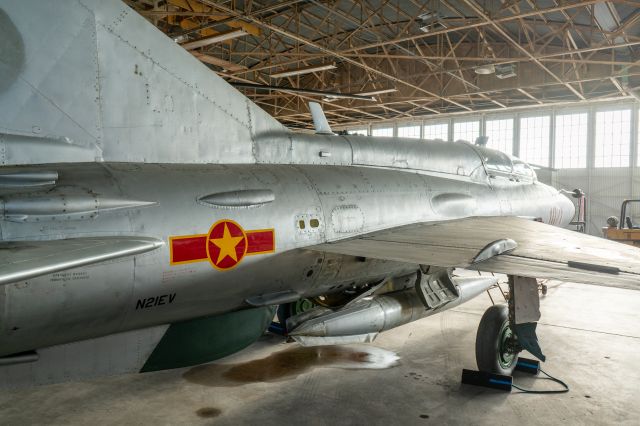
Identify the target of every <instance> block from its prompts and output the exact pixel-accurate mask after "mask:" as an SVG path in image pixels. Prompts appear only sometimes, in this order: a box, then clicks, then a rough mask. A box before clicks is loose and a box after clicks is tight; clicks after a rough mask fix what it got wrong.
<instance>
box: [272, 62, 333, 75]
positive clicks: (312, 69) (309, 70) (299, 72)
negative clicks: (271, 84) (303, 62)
mask: <svg viewBox="0 0 640 426" xmlns="http://www.w3.org/2000/svg"><path fill="white" fill-rule="evenodd" d="M335 68H336V66H335V64H326V65H313V66H310V67H304V68H296V69H292V70H286V71H281V72H277V73H275V74H271V78H282V77H291V76H294V75H302V74H309V73H312V72H318V71H326V70H332V69H335Z"/></svg>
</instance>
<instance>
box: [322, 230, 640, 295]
mask: <svg viewBox="0 0 640 426" xmlns="http://www.w3.org/2000/svg"><path fill="white" fill-rule="evenodd" d="M499 239H511V240H514V241H515V242H516V244H517V247H516V248H514V249H513V250H511V251H509V252H507V253H503V254H500V255H497V256H493V257H490V258H489V259H487V260H483V261H481V262H475V263H474V259H475V257H476V256H477V255H478V253H480V252H481V251H482V250H483V249H484V248H485V247H487V246H488V245H489V244H491V243H492V242H495V241H496V240H499ZM311 249H313V250H318V251H326V252H331V253H339V254H345V255H352V256H363V257H371V258H377V259H387V260H396V261H401V262H411V263H419V264H426V265H434V266H443V267H459V268H468V269H476V270H479V271H485V272H496V273H503V274H512V275H520V276H525V277H533V278H552V279H558V280H563V281H574V282H582V283H587V284H602V285H609V286H614V287H624V288H632V289H639V288H640V250H638V249H637V248H635V247H632V246H628V245H625V244H620V243H616V242H613V241H608V240H605V239H602V238H598V237H593V236H590V235H584V234H580V233H577V232H575V231H570V230H567V229H562V228H557V227H555V226H551V225H547V224H544V223H540V222H535V221H531V220H527V219H523V218H518V217H470V218H464V219H457V220H451V221H443V222H427V223H417V224H411V225H405V226H400V227H397V228H392V229H387V230H384V231H378V232H373V233H371V234H366V235H362V236H359V237H356V238H351V239H347V240H342V241H336V242H331V243H325V244H320V245H317V246H313V247H311Z"/></svg>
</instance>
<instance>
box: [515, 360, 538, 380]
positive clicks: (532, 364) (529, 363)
mask: <svg viewBox="0 0 640 426" xmlns="http://www.w3.org/2000/svg"><path fill="white" fill-rule="evenodd" d="M515 370H516V371H520V372H522V373H527V374H532V375H534V376H537V375H538V373H539V372H540V361H538V360H535V359H528V358H518V362H517V364H516V368H515Z"/></svg>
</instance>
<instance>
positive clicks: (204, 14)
mask: <svg viewBox="0 0 640 426" xmlns="http://www.w3.org/2000/svg"><path fill="white" fill-rule="evenodd" d="M127 3H128V4H129V5H130V6H132V7H133V8H134V9H136V10H137V11H138V12H139V13H140V14H142V15H143V16H145V17H146V18H147V19H148V20H150V21H151V22H152V23H153V24H154V25H156V26H157V27H158V28H159V29H160V30H162V31H163V32H165V33H166V34H167V35H169V36H170V37H172V38H174V39H175V40H176V42H178V43H180V44H182V45H183V46H184V47H185V48H186V49H187V50H189V51H190V52H191V53H192V54H194V56H196V57H197V58H198V59H200V60H201V61H202V62H203V63H205V64H207V66H209V67H210V68H211V69H212V71H213V72H216V73H217V74H218V75H220V76H221V77H223V78H224V79H226V80H227V81H229V82H230V83H232V84H233V83H245V87H244V88H240V89H239V90H242V91H243V92H244V93H245V94H246V95H247V96H249V97H250V98H251V99H252V100H253V101H254V102H256V103H257V104H258V105H260V106H261V107H262V108H264V109H265V110H267V111H268V112H269V113H271V114H272V115H274V116H275V117H277V118H278V119H279V120H280V121H282V122H283V123H284V124H285V125H287V126H289V127H293V128H309V127H310V125H311V120H310V115H309V112H308V109H307V102H308V101H309V100H316V101H319V102H321V103H323V104H324V105H323V108H324V109H325V113H326V115H327V118H328V119H329V121H330V123H331V124H332V125H333V126H335V127H336V128H340V127H346V126H351V125H356V124H363V123H368V122H371V121H378V120H391V119H400V118H409V117H414V116H434V117H435V116H438V115H441V114H447V113H455V112H465V111H485V110H495V109H508V108H512V107H519V108H522V107H526V106H527V105H531V106H539V105H555V104H560V103H562V104H566V103H568V102H569V103H570V102H576V103H584V102H588V101H590V100H598V99H603V98H607V99H609V98H614V99H615V98H621V99H628V98H635V99H638V100H640V96H639V94H640V91H639V92H638V93H636V91H637V89H639V88H640V58H639V52H640V8H639V7H638V6H639V3H638V1H622V0H610V1H601V0H587V1H570V0H569V1H563V0H545V1H532V0H523V1H519V0H484V1H480V0H441V1H435V0H429V1H419V0H378V1H369V0H367V1H365V0H355V1H345V0H281V1H268V0H260V1H257V0H243V1H241V0H232V1H229V0H226V1H225V0H127ZM318 68H320V69H318ZM316 69H318V70H316ZM483 73H484V74H483ZM282 74H285V75H282ZM287 74H288V75H287ZM246 83H249V84H246ZM255 84H258V85H264V86H277V87H281V88H289V89H305V90H304V91H303V92H292V91H286V90H284V89H283V90H270V91H266V90H256V89H255V88H251V85H255ZM316 91H326V92H332V93H342V94H350V95H362V94H367V95H368V94H371V96H373V100H370V101H367V100H362V99H357V97H356V98H349V97H345V98H337V97H331V96H322V95H317V94H315V92H316Z"/></svg>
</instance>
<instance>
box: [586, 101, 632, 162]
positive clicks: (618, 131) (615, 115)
mask: <svg viewBox="0 0 640 426" xmlns="http://www.w3.org/2000/svg"><path fill="white" fill-rule="evenodd" d="M595 142H596V149H595V166H596V167H629V149H630V148H631V110H629V109H620V110H616V111H598V112H596V137H595Z"/></svg>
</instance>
